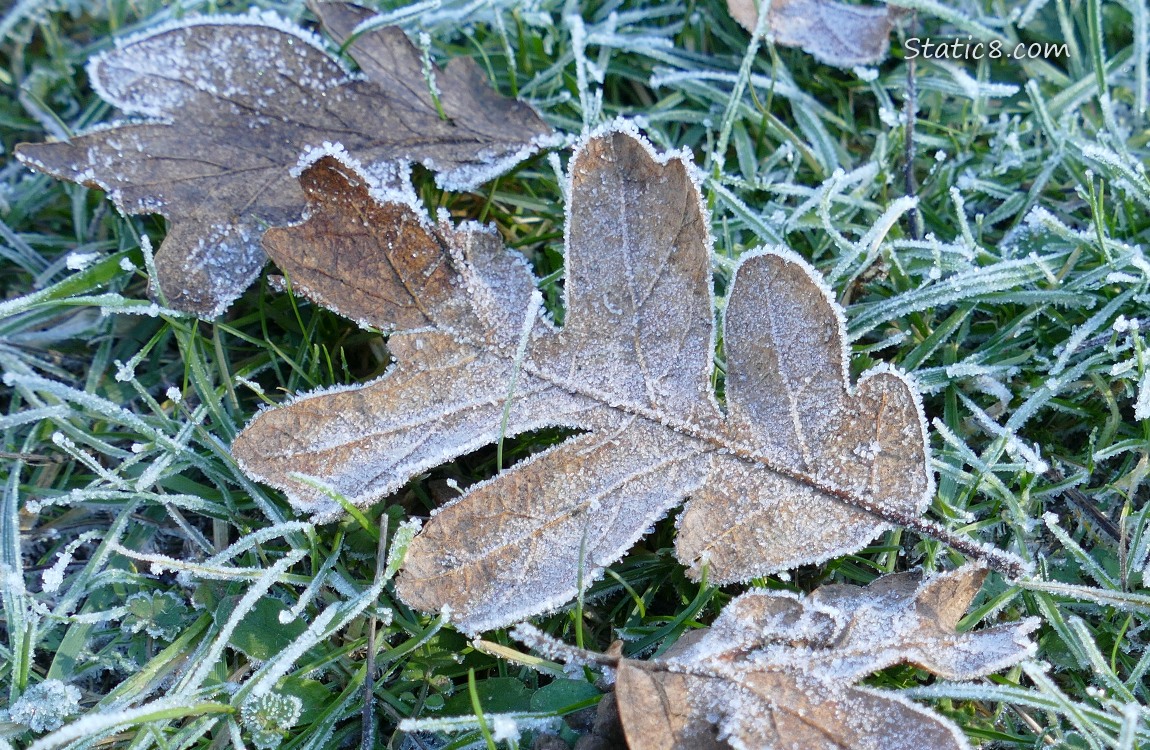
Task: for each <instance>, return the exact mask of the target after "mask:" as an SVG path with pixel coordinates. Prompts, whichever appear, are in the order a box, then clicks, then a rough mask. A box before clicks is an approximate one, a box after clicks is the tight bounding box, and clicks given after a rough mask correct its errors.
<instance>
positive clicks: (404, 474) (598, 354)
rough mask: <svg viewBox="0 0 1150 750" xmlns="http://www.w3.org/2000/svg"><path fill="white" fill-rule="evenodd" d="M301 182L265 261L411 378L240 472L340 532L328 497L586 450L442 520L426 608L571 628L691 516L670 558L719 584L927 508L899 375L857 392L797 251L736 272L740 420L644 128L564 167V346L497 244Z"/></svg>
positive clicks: (693, 194)
mask: <svg viewBox="0 0 1150 750" xmlns="http://www.w3.org/2000/svg"><path fill="white" fill-rule="evenodd" d="M301 182H302V184H303V187H304V191H305V192H306V193H307V195H308V198H309V202H310V209H309V219H308V220H307V221H306V222H304V223H303V224H301V225H299V226H297V227H292V228H286V229H273V230H270V231H268V233H267V235H266V237H265V247H266V249H267V251H268V253H269V254H270V255H271V256H272V258H273V259H274V260H275V261H276V263H277V264H278V265H279V266H280V267H281V268H283V269H284V270H285V271H286V272H287V273H288V275H290V277H291V278H292V279H293V280H294V281H295V285H296V288H297V289H300V290H301V291H302V292H303V293H304V294H305V295H307V296H309V297H310V298H311V299H313V300H315V301H316V302H318V303H320V304H322V305H324V306H327V307H329V308H331V309H333V310H335V311H337V312H340V313H341V314H343V315H346V316H348V317H350V318H353V319H355V320H357V321H359V322H360V323H361V324H363V325H365V326H371V327H374V328H379V329H383V330H387V331H391V332H392V333H391V337H390V339H389V341H388V348H389V349H390V351H391V352H392V354H393V356H394V357H395V359H396V363H395V364H394V365H393V366H392V368H391V369H390V370H389V371H388V372H387V373H386V374H385V375H384V376H383V377H381V378H379V379H378V380H375V381H373V382H371V383H368V384H366V385H363V386H358V387H352V388H346V387H345V388H338V389H333V390H330V391H326V392H316V393H311V394H307V395H305V396H302V397H300V398H298V399H297V400H295V401H294V402H293V403H291V404H289V405H287V406H285V407H281V408H277V409H271V410H268V411H265V412H263V413H262V414H260V415H258V416H257V417H256V419H255V420H253V421H252V423H251V424H250V425H248V427H247V428H246V429H245V430H244V431H243V432H242V433H241V434H240V436H239V437H238V438H237V439H236V441H235V443H234V444H233V446H232V451H233V454H234V455H235V457H236V459H237V460H238V461H239V463H240V465H241V466H242V467H243V468H244V470H245V471H247V472H248V473H249V474H250V475H252V476H254V477H256V478H259V479H262V480H264V481H267V482H268V483H270V484H272V485H275V486H277V487H280V488H282V489H283V490H285V491H286V492H287V493H288V496H289V498H290V500H291V501H292V503H293V504H294V505H295V506H296V507H297V508H298V509H300V510H304V511H310V512H312V513H313V514H315V515H316V516H317V517H319V518H321V519H328V518H333V517H335V516H337V515H339V514H340V513H341V508H340V506H339V505H338V504H337V503H335V502H334V501H333V500H331V498H330V493H325V492H322V491H320V490H319V489H317V487H321V486H322V487H327V488H329V489H330V490H332V491H334V492H338V493H339V494H341V495H343V496H344V497H346V498H348V499H350V500H351V501H352V502H354V503H356V504H359V505H365V504H368V503H370V502H372V501H374V500H375V499H377V498H379V497H382V496H385V495H387V494H389V493H391V492H394V491H395V490H397V489H398V488H399V487H401V486H402V485H403V484H404V483H406V482H407V481H408V480H409V479H411V477H413V476H415V475H416V474H418V473H420V472H423V471H426V470H428V469H430V468H432V467H435V466H438V465H440V464H442V463H444V462H446V461H450V460H451V459H453V458H454V457H456V456H459V455H461V454H464V453H467V452H469V451H472V450H475V449H476V448H478V447H480V446H483V445H488V444H491V443H494V442H496V441H497V440H498V439H499V438H500V435H501V434H506V435H515V434H517V433H521V432H523V431H526V430H532V429H538V428H541V427H545V426H566V427H572V428H577V429H580V430H582V431H584V434H581V435H578V436H576V437H573V438H571V439H569V440H567V441H566V442H564V443H562V444H561V445H558V446H555V447H553V448H551V449H550V450H547V451H545V452H543V453H540V454H537V455H535V456H533V457H531V458H530V459H528V460H525V461H523V462H521V463H519V464H517V465H515V466H513V467H511V468H510V469H509V470H507V471H505V472H503V473H501V474H500V475H499V476H497V477H495V478H493V479H491V480H489V481H487V482H482V483H480V484H477V485H475V486H473V487H471V488H470V489H469V490H468V491H467V492H466V493H464V494H463V495H462V496H461V497H459V498H457V499H455V500H454V501H452V502H451V503H449V504H448V505H446V506H444V507H442V508H440V509H439V510H438V512H437V513H436V514H435V515H433V517H432V518H431V519H430V520H429V521H428V522H427V524H426V525H425V526H424V527H423V530H422V531H421V532H420V533H419V535H417V536H416V537H415V538H414V539H413V540H412V542H411V545H410V547H409V549H408V552H407V556H406V559H405V562H404V570H403V571H402V573H401V574H400V576H399V578H398V579H397V590H398V592H399V594H400V596H401V597H402V598H403V599H404V600H405V601H406V602H407V603H408V604H410V605H411V606H413V607H416V608H419V609H422V610H425V611H432V612H437V611H441V610H442V609H443V608H444V606H445V605H449V606H450V610H451V612H452V618H453V620H454V621H455V623H456V624H457V625H458V626H459V627H461V628H462V629H464V630H467V631H471V632H477V631H480V630H483V629H486V628H491V627H497V626H501V625H506V624H509V623H512V622H515V621H517V620H520V619H523V618H525V617H528V616H530V615H533V614H536V613H539V612H542V611H546V610H548V609H553V608H555V607H557V606H560V605H562V604H564V603H565V602H567V601H569V600H570V599H571V598H572V597H573V596H574V595H575V594H576V593H577V589H578V582H579V581H580V580H582V581H583V582H584V585H586V584H587V583H589V582H590V581H592V580H594V579H595V578H596V577H597V576H599V575H601V573H602V571H603V569H604V568H605V567H606V566H608V565H610V564H611V563H613V562H614V561H615V560H618V559H619V558H620V557H621V556H622V555H623V554H624V553H625V552H626V551H627V549H628V548H629V547H631V545H632V544H634V542H635V541H636V540H637V539H638V538H639V537H641V536H642V535H643V534H644V533H646V531H647V530H648V529H649V528H650V527H651V525H652V523H654V522H655V521H656V520H658V519H659V518H660V517H661V516H663V515H664V514H665V513H666V512H667V511H668V510H670V509H671V508H672V507H674V506H676V505H678V504H679V503H681V502H682V501H683V500H684V498H685V497H686V496H688V495H690V496H691V500H690V502H689V504H688V506H687V509H686V511H685V512H684V513H683V515H682V516H681V517H680V527H679V537H678V541H677V546H676V551H677V553H678V556H679V559H680V560H682V561H683V562H684V563H686V564H687V565H689V566H690V568H691V570H690V572H691V574H692V575H693V576H696V577H697V576H699V575H700V574H701V571H702V567H703V565H704V564H707V565H709V570H710V576H711V579H712V580H715V581H720V582H729V581H736V580H745V579H748V578H750V577H753V576H758V575H764V574H766V573H768V572H771V571H778V570H785V569H788V568H791V567H794V566H796V565H801V564H805V563H811V562H818V561H821V560H825V559H828V558H830V557H833V556H836V555H840V554H843V553H846V552H850V551H853V550H856V549H858V548H859V547H861V546H863V545H864V544H866V543H867V541H869V540H870V539H872V538H874V537H875V536H876V535H877V534H879V533H880V532H882V531H883V530H885V529H886V528H888V527H889V526H890V524H891V523H892V522H903V520H904V519H905V520H909V519H916V518H917V517H918V516H919V515H920V514H921V513H922V512H923V510H925V508H926V505H927V503H928V501H929V498H930V495H931V491H932V477H931V474H930V472H929V471H928V470H927V448H926V443H925V426H924V424H923V420H922V416H921V407H920V405H919V402H918V399H917V395H916V393H915V391H914V390H913V388H912V387H911V386H910V384H909V383H908V382H907V380H906V379H904V378H903V377H902V376H901V375H899V374H898V373H895V372H893V371H891V370H889V369H886V368H876V369H874V370H872V371H870V372H868V373H866V374H864V375H863V376H862V378H861V379H860V380H859V382H858V384H857V386H855V387H854V388H852V387H851V386H850V383H849V381H848V378H847V362H846V350H845V348H844V343H843V342H844V340H845V334H844V321H843V317H842V313H841V311H840V310H839V308H838V307H837V305H836V304H835V303H834V302H833V301H832V299H831V297H830V293H829V292H828V290H827V289H826V288H825V286H824V285H823V284H822V283H821V282H820V281H819V280H818V277H817V275H816V274H815V272H814V271H813V270H812V269H811V268H810V267H809V266H808V265H807V264H806V263H805V262H804V261H802V260H801V259H800V258H799V257H798V256H796V255H794V254H793V253H791V252H790V251H788V250H785V249H775V250H769V251H760V252H756V253H751V254H748V255H746V256H745V257H744V258H743V259H742V261H741V263H740V265H739V266H738V269H737V271H736V274H735V279H734V281H733V283H732V289H731V294H730V301H729V303H728V305H727V309H726V315H725V320H724V331H725V333H724V341H725V346H726V352H727V362H728V373H727V391H726V392H727V407H728V408H727V413H726V414H723V413H722V412H721V410H720V409H719V406H718V404H717V403H716V401H715V399H714V396H713V394H712V391H711V385H710V383H711V368H712V359H713V352H714V345H715V343H714V340H715V330H714V323H713V317H712V316H713V300H712V295H711V239H710V234H709V232H708V217H707V214H706V211H705V209H704V208H703V206H702V203H701V201H700V196H699V190H698V186H697V184H696V182H695V180H694V177H693V165H691V164H690V162H689V161H688V160H687V158H686V156H685V155H682V154H679V153H674V154H670V155H659V154H656V153H655V151H654V150H653V149H652V148H651V146H650V145H649V144H648V143H647V142H646V141H645V140H643V139H642V138H641V137H640V136H639V135H638V134H637V132H636V131H635V129H634V127H633V126H630V125H629V124H627V123H617V124H615V125H613V126H612V127H610V128H607V129H605V130H603V131H601V132H599V133H597V134H594V135H593V136H591V137H590V138H588V139H587V140H586V141H585V142H584V143H582V145H581V146H580V147H579V148H578V149H577V150H576V153H575V155H574V156H573V158H572V160H571V165H570V184H569V186H568V195H569V196H570V200H569V203H568V206H567V226H566V233H567V234H566V263H567V274H566V286H565V289H566V296H567V299H566V308H567V313H566V318H565V320H566V322H565V325H564V326H563V328H562V329H561V330H558V329H556V328H555V326H554V325H552V324H551V323H550V321H549V318H548V317H547V316H546V315H545V314H544V313H542V312H539V311H538V310H537V309H536V306H535V305H533V303H532V300H533V296H534V292H535V284H534V277H533V276H532V275H531V272H530V271H529V269H528V267H527V265H526V263H525V262H524V261H523V259H522V258H521V257H519V256H518V255H515V254H513V253H510V252H508V251H507V250H505V249H504V248H503V247H502V245H501V243H500V241H499V238H498V235H496V234H495V233H493V232H491V231H488V230H484V229H481V228H478V227H477V226H475V225H473V224H465V225H463V226H462V227H459V228H454V227H451V226H450V225H447V224H438V225H435V224H432V223H431V222H430V220H429V219H428V218H427V217H426V216H424V215H423V214H422V212H421V210H419V209H418V208H416V207H414V206H412V205H410V204H409V203H405V202H400V203H388V202H380V201H378V200H376V199H375V198H374V197H373V196H372V193H371V188H370V184H369V183H368V181H367V180H365V179H364V178H362V177H359V176H356V175H355V174H354V173H351V172H350V170H349V168H348V166H347V165H346V164H344V163H343V162H341V161H339V160H337V159H336V158H334V157H325V158H322V159H320V160H319V161H318V162H316V164H315V165H314V166H312V167H311V168H309V169H307V170H306V171H304V173H303V174H302V177H301ZM525 321H526V323H527V325H526V326H525ZM513 385H514V387H513V388H512V386H513ZM504 424H506V430H503V429H502V428H503V425H504ZM308 477H315V478H318V479H319V480H320V482H322V484H317V482H315V481H311V480H308V481H305V480H306V479H307V478H308ZM463 540H466V541H465V542H464V541H463ZM580 568H582V570H581V569H580Z"/></svg>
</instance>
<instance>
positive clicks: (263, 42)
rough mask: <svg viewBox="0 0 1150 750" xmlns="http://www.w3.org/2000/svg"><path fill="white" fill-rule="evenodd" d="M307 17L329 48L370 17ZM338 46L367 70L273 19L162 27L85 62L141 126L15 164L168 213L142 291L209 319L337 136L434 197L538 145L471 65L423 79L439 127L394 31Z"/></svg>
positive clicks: (291, 209) (51, 147) (534, 122)
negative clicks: (304, 162)
mask: <svg viewBox="0 0 1150 750" xmlns="http://www.w3.org/2000/svg"><path fill="white" fill-rule="evenodd" d="M316 12H317V14H318V15H319V16H320V18H321V20H322V21H323V22H324V24H325V27H326V28H327V30H328V32H329V33H330V34H331V35H332V36H334V37H335V38H336V39H338V40H340V41H342V40H344V39H347V38H349V37H350V36H351V34H352V31H353V30H354V28H355V27H356V26H357V25H358V24H359V23H360V22H361V21H363V20H365V19H366V18H368V17H370V15H371V14H370V13H369V12H368V11H366V10H364V9H362V8H358V7H357V6H353V5H347V4H344V3H323V4H320V5H318V6H317V10H316ZM348 51H349V52H350V54H351V56H352V57H353V58H355V60H356V61H357V62H358V63H359V65H360V68H361V69H362V72H363V75H358V74H352V73H351V72H349V71H348V70H347V69H346V68H345V67H344V66H343V64H342V63H340V62H339V61H338V60H336V59H334V58H333V57H332V56H331V54H329V52H328V50H327V48H326V46H325V45H324V43H323V42H322V41H321V40H320V39H319V38H318V37H316V36H314V35H312V34H310V33H307V32H305V31H303V30H301V29H298V28H296V27H294V26H291V25H290V24H288V23H287V22H285V21H283V20H282V19H281V18H279V17H278V16H275V15H274V14H271V13H263V14H256V13H253V14H249V15H247V16H207V17H202V18H195V19H192V20H190V21H187V22H182V23H178V24H173V25H168V26H163V27H160V28H158V29H155V30H152V31H149V32H146V33H145V34H144V35H142V36H137V37H132V38H129V39H127V40H123V41H121V42H119V43H118V44H117V46H116V48H115V49H114V50H111V51H109V52H106V53H104V54H101V55H98V56H97V57H95V58H93V59H92V60H91V61H90V63H89V65H88V75H89V78H90V80H91V81H92V85H93V86H94V87H95V88H96V90H97V91H98V92H99V93H100V95H101V96H102V97H103V98H104V99H105V100H107V101H108V102H111V103H112V104H114V105H116V106H117V107H118V108H119V109H120V110H121V111H123V112H124V113H125V114H128V115H131V116H135V117H141V118H144V119H139V120H128V121H123V122H118V123H113V124H111V125H103V126H98V127H96V128H94V129H92V130H91V131H89V132H88V133H86V134H82V135H78V136H76V137H74V138H72V139H70V140H68V141H60V142H55V143H44V144H22V145H21V146H19V147H18V149H17V156H18V157H19V159H20V160H21V161H22V162H23V163H25V164H27V165H28V166H31V167H33V168H35V169H38V170H40V171H43V172H47V173H48V174H51V175H54V176H56V177H59V178H62V179H66V180H71V181H74V182H79V183H82V184H84V185H88V186H90V187H96V188H99V189H101V190H105V191H107V192H108V195H109V197H110V198H111V199H112V201H113V202H114V203H115V204H116V206H117V207H118V208H119V209H120V210H121V211H123V212H125V213H128V214H141V213H159V214H162V215H163V216H165V217H166V218H167V219H168V221H169V229H168V235H167V237H166V238H165V239H164V242H163V245H162V246H161V247H160V251H159V253H158V255H157V258H156V269H157V274H158V278H157V279H155V280H153V282H154V283H158V285H159V288H160V290H161V291H162V293H163V295H164V296H165V297H166V298H167V301H168V304H169V305H171V306H172V307H174V308H176V309H179V310H183V311H186V312H191V313H194V314H196V315H199V316H201V317H214V316H215V315H218V314H219V313H220V312H222V311H223V310H224V309H225V308H226V307H227V306H228V305H229V304H230V303H231V302H232V301H233V300H234V299H235V298H236V297H238V296H239V294H240V293H241V292H243V290H244V289H245V288H246V287H247V286H248V285H249V284H250V283H251V282H252V281H253V280H254V279H255V277H256V276H257V275H258V274H259V271H260V269H261V268H262V267H263V265H264V262H265V260H266V256H265V255H264V252H263V250H262V249H261V248H260V237H261V236H262V234H263V232H264V229H265V228H266V227H267V226H269V225H271V226H276V225H282V224H287V223H290V222H292V221H296V220H298V219H299V218H300V213H301V211H302V209H303V207H304V195H303V193H302V191H301V190H300V188H299V184H298V182H297V180H296V178H295V177H293V176H292V174H291V168H292V167H294V166H295V165H296V163H297V161H298V159H299V156H300V153H301V152H303V151H304V150H306V148H307V147H309V146H310V147H320V146H321V145H322V144H323V143H324V142H327V141H339V142H341V143H342V144H343V145H344V146H345V147H347V148H348V149H351V150H352V151H353V152H354V153H355V154H356V155H357V157H358V158H359V159H360V160H362V162H363V163H364V164H365V165H366V166H367V168H368V169H369V170H370V171H372V172H373V173H375V174H376V175H377V176H379V177H380V178H381V179H386V180H388V181H390V182H392V183H398V182H401V181H403V180H406V178H407V170H408V168H409V166H410V164H412V163H416V162H419V163H422V164H424V165H425V166H427V167H428V168H429V169H432V170H434V171H436V172H437V178H438V180H439V182H440V184H441V185H443V186H444V187H446V188H449V189H464V188H469V187H473V186H475V185H477V184H479V183H481V182H483V181H485V180H487V179H490V178H491V177H494V176H495V175H497V174H499V173H500V172H501V171H503V170H505V169H506V168H508V167H509V166H511V165H512V164H514V163H516V162H517V161H520V160H521V159H523V158H525V157H526V156H527V155H529V154H530V153H531V152H532V151H534V150H536V149H537V148H539V147H540V146H541V145H543V144H545V143H546V142H547V140H548V138H549V136H550V129H549V128H548V127H547V125H546V124H545V123H544V122H543V121H542V120H541V119H540V118H539V116H538V115H537V114H536V113H535V111H534V110H532V109H531V108H530V107H529V106H528V105H526V104H521V103H519V102H515V101H512V100H509V99H506V98H504V97H502V96H500V95H499V94H497V93H495V92H494V91H492V90H491V89H490V88H489V87H488V86H487V82H486V79H485V78H484V76H483V74H482V72H481V71H480V70H479V68H478V66H477V65H475V63H474V62H473V61H472V60H471V59H470V58H463V59H458V60H453V61H452V62H451V64H449V65H448V66H447V67H446V69H444V70H440V71H436V73H435V75H436V84H437V87H438V89H439V103H440V105H441V106H442V108H443V110H444V113H445V114H446V115H448V119H443V118H442V117H441V116H440V112H439V109H438V108H437V106H436V104H435V102H434V100H433V98H432V96H431V93H430V92H429V91H428V87H427V85H426V83H425V82H424V76H423V74H422V70H421V64H422V62H421V58H420V54H419V51H418V50H417V49H415V48H414V47H413V46H412V44H411V43H410V42H409V41H408V40H407V38H406V37H405V36H404V34H403V32H402V31H400V30H399V29H398V28H394V27H389V28H380V29H376V30H373V31H369V32H367V33H364V34H362V35H360V36H358V37H356V38H355V40H354V41H353V42H352V43H351V44H350V46H349V49H348Z"/></svg>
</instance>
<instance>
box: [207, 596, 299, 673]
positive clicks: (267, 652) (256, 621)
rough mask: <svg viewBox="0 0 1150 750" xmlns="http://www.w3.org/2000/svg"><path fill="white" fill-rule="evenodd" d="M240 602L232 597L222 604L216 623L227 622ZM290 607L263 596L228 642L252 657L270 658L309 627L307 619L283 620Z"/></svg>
mask: <svg viewBox="0 0 1150 750" xmlns="http://www.w3.org/2000/svg"><path fill="white" fill-rule="evenodd" d="M236 601H237V600H236V599H235V598H234V597H229V598H227V599H224V600H223V602H221V603H220V606H219V609H217V610H216V622H224V621H226V620H227V618H228V617H230V616H231V614H232V611H233V609H234V608H235V604H236ZM287 610H288V608H287V605H286V604H284V603H283V602H281V601H280V600H279V599H273V598H271V597H264V598H263V599H260V600H259V601H258V602H257V603H256V605H255V606H254V607H252V608H251V610H250V611H249V612H248V613H247V614H246V615H244V617H243V619H242V620H241V621H240V624H239V625H237V626H236V629H235V630H234V631H232V636H231V638H229V639H228V645H229V646H231V647H232V648H234V649H235V650H236V651H239V652H240V653H242V654H244V655H245V656H247V657H248V658H249V659H255V660H256V661H267V660H268V659H270V658H272V657H273V656H275V655H276V654H278V653H279V652H281V651H283V650H284V649H285V648H287V647H288V646H290V645H291V643H292V641H294V640H295V639H296V638H298V637H300V636H301V635H303V633H304V631H305V630H307V623H306V622H304V621H303V618H296V619H294V620H291V621H289V622H280V618H279V616H280V613H281V612H287Z"/></svg>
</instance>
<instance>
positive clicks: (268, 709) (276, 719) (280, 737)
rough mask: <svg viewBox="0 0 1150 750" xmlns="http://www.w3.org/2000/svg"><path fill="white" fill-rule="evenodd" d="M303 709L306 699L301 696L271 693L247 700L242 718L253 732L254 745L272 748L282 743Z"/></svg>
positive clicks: (267, 749) (263, 748) (262, 749)
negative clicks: (303, 699)
mask: <svg viewBox="0 0 1150 750" xmlns="http://www.w3.org/2000/svg"><path fill="white" fill-rule="evenodd" d="M302 712H303V701H302V700H300V699H299V698H298V697H296V696H294V695H284V694H282V693H273V692H268V693H263V694H262V695H257V696H253V697H252V698H249V699H248V700H246V701H244V704H243V706H241V707H240V721H241V722H242V723H243V725H244V728H245V729H247V730H248V731H249V732H251V738H252V744H253V745H255V746H256V747H258V748H261V750H269V749H270V748H275V747H280V746H281V745H282V744H283V742H284V740H285V739H286V738H287V735H288V733H289V732H290V731H291V728H292V727H293V726H295V724H296V722H297V721H299V717H300V714H301V713H302Z"/></svg>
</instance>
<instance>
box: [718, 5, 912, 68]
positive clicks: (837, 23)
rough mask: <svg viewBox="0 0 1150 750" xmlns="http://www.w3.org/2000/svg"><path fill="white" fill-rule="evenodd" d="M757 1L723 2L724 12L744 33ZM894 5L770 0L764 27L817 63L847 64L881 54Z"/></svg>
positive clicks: (865, 62)
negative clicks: (725, 8)
mask: <svg viewBox="0 0 1150 750" xmlns="http://www.w3.org/2000/svg"><path fill="white" fill-rule="evenodd" d="M759 6H760V2H759V0H727V11H728V12H729V13H730V14H731V17H732V18H734V19H735V20H736V21H738V22H739V24H740V25H742V27H743V28H745V29H746V30H747V31H752V32H753V31H754V30H755V26H756V25H757V24H758V20H759ZM900 12H902V11H901V10H900V9H897V8H888V7H887V6H886V5H878V6H873V7H867V6H859V5H847V4H845V3H839V2H834V0H772V1H771V7H770V8H769V9H768V10H767V30H768V31H769V33H770V34H771V35H772V36H773V37H774V42H775V44H781V45H783V46H784V47H798V48H799V49H801V50H803V51H804V52H806V53H807V54H810V55H813V56H814V57H815V58H816V59H817V60H819V61H820V62H824V63H826V64H828V65H835V66H838V67H840V68H849V67H851V66H853V65H872V64H874V63H877V62H880V61H881V60H882V59H883V58H885V57H886V54H887V51H888V50H889V49H890V32H891V28H892V21H893V19H894V17H895V15H896V14H897V13H900Z"/></svg>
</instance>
